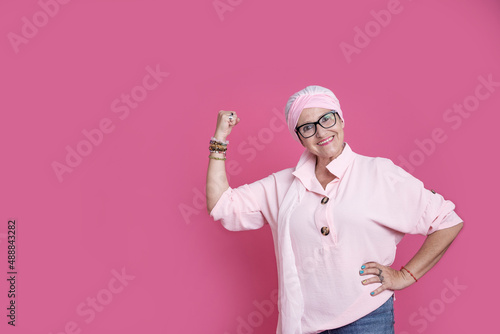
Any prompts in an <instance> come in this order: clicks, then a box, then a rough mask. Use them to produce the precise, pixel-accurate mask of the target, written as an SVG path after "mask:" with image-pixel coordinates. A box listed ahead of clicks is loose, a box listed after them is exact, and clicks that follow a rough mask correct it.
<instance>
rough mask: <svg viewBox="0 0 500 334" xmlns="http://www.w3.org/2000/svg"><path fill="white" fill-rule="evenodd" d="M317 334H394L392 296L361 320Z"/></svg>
mask: <svg viewBox="0 0 500 334" xmlns="http://www.w3.org/2000/svg"><path fill="white" fill-rule="evenodd" d="M319 334H394V295H393V296H392V297H391V298H389V299H388V300H387V301H386V302H385V303H384V304H382V306H380V307H379V308H378V309H376V310H375V311H373V312H371V313H369V314H367V315H365V316H364V317H363V318H361V319H358V320H356V321H354V322H351V323H350V324H348V325H345V326H342V327H339V328H335V329H330V330H327V331H324V332H321V333H319Z"/></svg>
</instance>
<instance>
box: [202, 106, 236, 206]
mask: <svg viewBox="0 0 500 334" xmlns="http://www.w3.org/2000/svg"><path fill="white" fill-rule="evenodd" d="M231 113H232V115H233V116H232V119H230V118H229V116H230V115H231ZM239 121H240V119H239V118H238V116H237V115H236V112H234V111H225V110H221V111H219V116H218V117H217V126H216V128H215V134H214V138H215V139H217V140H218V141H226V140H227V137H228V136H229V134H230V133H231V130H232V129H233V127H234V126H235V125H236V124H238V123H239ZM210 156H211V157H214V158H219V159H221V160H218V159H212V158H209V159H208V169H207V185H206V192H207V209H208V212H209V213H210V212H211V211H212V209H213V208H214V207H215V204H217V202H218V201H219V199H220V197H221V195H222V194H223V193H224V191H226V190H227V189H228V188H229V182H228V181H227V175H226V162H225V160H223V159H224V158H225V156H224V154H223V153H210Z"/></svg>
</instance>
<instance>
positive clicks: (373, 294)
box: [370, 285, 386, 297]
mask: <svg viewBox="0 0 500 334" xmlns="http://www.w3.org/2000/svg"><path fill="white" fill-rule="evenodd" d="M384 290H386V288H385V286H383V285H381V286H379V287H378V288H377V289H375V290H374V291H372V292H370V295H371V296H372V297H375V296H376V295H378V294H379V293H381V292H382V291H384Z"/></svg>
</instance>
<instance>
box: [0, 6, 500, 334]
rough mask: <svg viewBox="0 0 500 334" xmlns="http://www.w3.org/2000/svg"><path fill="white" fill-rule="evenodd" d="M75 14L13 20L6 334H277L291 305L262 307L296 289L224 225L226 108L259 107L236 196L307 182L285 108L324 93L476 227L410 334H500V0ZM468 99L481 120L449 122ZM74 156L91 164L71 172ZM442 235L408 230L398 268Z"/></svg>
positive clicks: (270, 256)
mask: <svg viewBox="0 0 500 334" xmlns="http://www.w3.org/2000/svg"><path fill="white" fill-rule="evenodd" d="M60 2H61V3H59V2H57V3H56V2H54V0H42V1H41V3H38V2H36V1H33V0H32V1H22V2H19V1H13V0H4V1H2V2H1V4H0V17H1V19H0V36H3V37H2V38H1V40H0V41H1V42H0V54H1V59H2V61H1V62H0V73H1V75H0V83H1V99H0V106H1V110H2V111H1V119H0V127H1V128H0V148H1V151H0V153H1V157H2V173H1V183H0V185H1V201H0V209H1V215H0V218H1V224H0V263H1V266H0V267H1V268H2V269H1V272H0V278H1V279H0V310H1V311H0V319H1V321H0V331H1V332H2V333H14V332H15V333H43V334H48V333H52V334H56V333H215V334H217V333H220V334H233V333H273V332H275V327H276V322H277V310H276V308H274V309H273V311H272V314H270V313H271V312H265V311H262V310H260V309H259V307H258V306H256V305H264V304H266V301H267V304H266V305H269V300H271V295H272V292H273V290H274V289H276V287H277V275H276V263H275V257H274V249H273V244H272V238H271V232H270V229H269V228H268V227H264V228H262V229H261V230H257V231H249V232H240V233H235V232H229V231H226V230H224V228H223V227H222V226H221V225H220V224H219V223H218V222H213V221H212V219H211V218H210V217H209V216H208V214H207V212H206V209H205V203H204V195H203V191H204V182H205V175H206V167H207V163H208V158H207V155H208V150H207V147H208V140H209V138H210V137H211V136H212V135H213V132H214V128H215V123H216V117H217V112H218V111H219V110H221V109H223V110H234V111H237V112H238V114H239V116H240V117H241V123H240V124H239V125H238V127H237V128H236V129H235V130H234V132H233V134H232V135H231V136H230V138H229V139H230V146H229V152H228V160H229V161H232V164H233V165H232V166H231V171H230V175H231V178H230V184H231V185H232V186H234V187H236V186H239V185H242V184H244V183H250V182H253V181H256V180H258V179H260V178H263V177H265V176H267V175H269V174H270V173H272V172H275V171H278V170H281V169H284V168H288V167H291V166H294V165H295V164H296V162H297V160H298V157H299V156H300V153H301V152H302V147H301V146H300V145H299V144H298V143H296V142H295V141H294V140H292V138H290V135H289V133H288V131H287V130H286V129H285V127H284V125H283V124H284V123H283V122H284V116H283V108H284V105H285V103H286V100H287V99H288V97H289V96H290V95H291V94H293V93H294V92H296V91H298V90H300V89H302V88H304V87H305V86H307V85H311V84H318V85H323V86H326V87H328V88H330V89H332V90H333V91H334V92H335V93H336V94H337V96H338V97H339V99H340V102H341V105H342V107H343V111H344V116H345V119H346V127H345V136H346V141H347V142H349V144H350V145H351V147H352V148H353V150H354V151H355V152H357V153H360V154H363V155H368V156H382V157H387V158H390V159H392V160H393V161H394V162H395V163H397V164H400V165H401V164H402V163H401V161H402V160H400V159H401V157H403V158H404V159H407V160H408V159H411V161H413V165H411V166H410V167H409V168H408V167H405V168H407V169H412V170H411V172H412V174H413V175H415V176H416V177H418V178H419V179H421V180H422V181H423V182H424V183H425V185H426V186H427V187H428V188H432V189H435V190H436V191H438V192H439V193H441V194H442V195H443V196H445V198H448V199H450V200H452V201H453V202H454V203H455V204H456V205H457V210H456V211H457V213H458V214H459V215H460V216H461V217H462V218H463V219H464V221H465V224H466V225H465V228H464V230H463V231H462V233H461V234H460V235H459V237H458V239H457V240H456V242H455V243H454V244H453V245H452V246H451V247H450V249H449V250H448V252H447V253H446V255H445V257H444V258H443V260H442V261H441V262H440V263H438V265H436V266H435V267H434V268H433V269H432V270H431V271H430V272H429V273H428V274H427V275H426V276H425V277H424V278H423V279H422V280H421V281H419V282H418V284H415V285H413V286H411V287H410V288H408V289H406V290H404V291H401V292H398V293H397V300H396V302H395V309H396V310H395V314H396V330H397V333H403V334H405V333H428V334H431V333H432V334H434V333H469V332H476V333H481V332H483V333H486V332H488V333H491V332H493V331H494V329H493V328H498V326H497V313H498V305H497V301H498V298H499V297H500V292H499V290H498V289H497V287H498V284H497V283H496V281H495V278H496V277H497V276H498V274H499V269H498V265H497V263H496V262H497V261H496V258H495V259H494V258H493V256H492V255H493V254H498V251H499V249H498V237H497V236H498V232H499V231H500V228H499V227H498V218H497V216H498V215H497V213H496V208H497V207H498V204H497V199H498V194H497V193H496V192H495V190H496V189H498V186H499V178H498V177H497V176H496V175H497V174H496V173H497V171H498V169H499V167H500V166H499V159H498V157H497V155H498V147H497V146H498V139H497V138H496V135H497V134H498V126H499V121H500V117H499V113H498V112H499V106H500V87H499V86H498V84H497V85H496V86H492V87H490V89H491V91H488V89H487V88H486V87H484V85H483V86H482V87H480V88H477V87H478V86H479V85H481V81H480V79H478V78H479V77H483V78H486V79H487V78H488V76H490V77H491V80H493V81H494V82H500V66H499V65H500V64H499V61H498V60H499V59H500V43H499V37H500V20H499V18H500V3H499V2H498V1H495V0H482V1H453V0H447V1H430V0H414V1H410V0H402V1H401V2H400V3H399V5H398V4H397V3H396V2H394V1H388V0H384V1H373V0H370V1H356V2H353V1H324V0H323V1H321V0H314V1H308V2H306V1H283V0H279V1H271V2H270V1H263V0H253V1H246V0H220V1H219V2H218V3H219V6H224V4H225V6H226V7H225V8H226V10H225V11H224V12H222V13H220V15H219V14H218V12H217V10H216V9H215V7H214V3H213V2H212V0H205V1H199V0H196V1H168V2H167V1H138V0H128V1H111V0H107V1H104V0H101V1H90V0H87V1H69V2H68V1H67V0H66V1H62V0H60ZM64 2H68V3H64ZM43 4H45V5H43ZM56 4H58V5H57V6H56ZM216 4H217V2H216ZM221 4H222V5H221ZM42 7H45V10H46V11H47V12H49V13H50V15H48V14H44V13H45V12H41V11H43V10H44V9H43V8H42ZM388 8H389V9H391V10H392V11H393V13H392V14H391V17H390V22H389V19H388V17H387V15H386V16H384V15H383V14H382V13H386V14H387V13H390V12H387V9H388ZM372 11H374V13H375V14H373V12H372ZM380 11H383V12H380ZM396 12H397V14H396ZM376 13H379V14H376ZM376 16H377V17H378V19H379V20H382V21H381V22H382V25H381V23H377V21H376V19H375V17H376ZM384 19H385V21H383V20H384ZM34 23H36V24H37V25H38V27H37V26H36V25H33V26H31V27H30V25H32V24H34ZM30 28H31V29H30ZM359 31H363V32H364V33H363V34H366V33H368V35H365V36H364V37H363V36H362V35H360V33H359ZM346 45H350V46H351V50H352V48H355V47H356V48H357V49H356V51H355V52H353V53H351V54H349V55H346V54H344V52H343V51H342V47H344V48H345V47H346ZM147 68H149V69H150V71H153V70H157V71H159V72H161V74H159V75H157V79H156V80H155V79H154V78H153V77H151V76H148V75H149V74H148V73H149V72H148V70H147ZM165 73H169V74H168V75H167V74H165ZM144 80H145V81H144ZM144 87H146V88H148V89H146V88H144ZM478 92H479V93H478ZM130 94H132V95H133V96H135V99H136V101H137V102H133V101H132V102H129V103H130V106H127V104H126V103H125V102H122V101H121V98H122V96H125V98H126V95H130ZM475 94H479V96H480V97H481V98H482V100H479V99H477V98H475V97H474V96H475ZM476 102H477V103H476ZM134 103H135V104H134ZM463 103H469V105H468V108H469V109H471V110H472V111H470V113H469V112H468V111H467V114H464V115H466V116H459V114H457V113H455V112H453V111H448V109H450V108H453V105H454V104H463ZM475 103H476V104H475ZM132 106H133V107H132ZM273 110H274V111H273ZM106 122H107V123H106ZM102 124H104V125H102ZM99 126H102V128H103V129H104V130H105V131H107V133H103V134H102V137H101V136H100V135H99V133H101V130H98V131H97V130H94V129H96V128H99ZM434 129H441V130H436V131H438V132H439V131H441V135H440V136H439V141H440V142H436V140H434V141H433V142H432V143H431V140H432V139H430V138H432V132H433V131H434ZM82 131H83V132H84V131H89V132H90V133H94V135H95V137H94V142H95V143H96V144H92V145H91V146H89V144H88V143H89V142H88V141H86V140H87V139H86V137H85V135H84V134H83V132H82ZM92 131H93V132H92ZM443 138H446V140H444V142H443ZM418 143H426V145H427V146H424V149H422V148H419V145H418ZM67 147H69V148H70V149H73V150H76V149H77V148H79V149H80V151H81V152H84V153H82V154H86V156H83V157H81V161H79V162H75V161H76V160H75V161H73V162H74V163H73V166H74V168H72V171H71V172H64V173H63V174H62V175H61V176H60V177H59V178H58V176H57V174H56V172H55V171H54V168H53V164H54V162H57V163H60V164H61V165H62V164H66V156H67V154H68V153H67V152H68V151H67ZM424 151H426V152H424ZM9 218H15V219H16V222H17V238H18V239H17V262H16V269H17V271H18V276H17V283H16V289H17V291H16V292H17V296H16V297H17V298H16V304H17V308H16V312H17V313H16V314H17V319H16V328H12V327H11V326H8V325H7V320H8V319H7V317H6V315H7V310H6V307H7V303H8V298H7V290H8V287H7V284H6V283H7V282H6V278H7V274H6V272H7V267H6V264H7V239H6V233H7V221H8V219H9ZM422 241H423V237H420V236H407V237H406V238H405V239H404V240H403V241H402V243H401V244H400V247H399V252H398V257H397V260H396V263H395V265H394V267H398V266H400V265H401V264H404V263H406V262H407V261H408V260H409V259H410V258H411V256H412V254H414V252H415V251H416V250H417V249H418V247H419V245H420V244H421V243H422ZM122 270H123V271H124V272H125V274H126V275H128V278H126V279H123V280H122V281H118V280H116V278H115V277H116V275H118V274H117V273H118V272H122ZM113 272H114V273H115V274H113ZM453 282H455V284H458V285H460V289H458V290H450V289H449V287H448V285H449V284H453ZM92 300H95V304H91V303H92ZM262 303H264V304H262ZM92 305H94V306H93V307H94V308H92ZM426 310H427V311H426ZM425 312H427V313H425Z"/></svg>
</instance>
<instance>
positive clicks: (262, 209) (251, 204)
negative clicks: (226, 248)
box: [210, 174, 278, 231]
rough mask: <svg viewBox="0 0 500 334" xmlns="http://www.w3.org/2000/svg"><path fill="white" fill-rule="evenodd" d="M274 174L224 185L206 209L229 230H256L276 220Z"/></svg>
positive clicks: (276, 204) (276, 193) (276, 205)
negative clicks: (213, 201)
mask: <svg viewBox="0 0 500 334" xmlns="http://www.w3.org/2000/svg"><path fill="white" fill-rule="evenodd" d="M277 195H278V192H277V184H276V179H275V175H274V174H272V175H269V176H268V177H266V178H264V179H262V180H259V181H256V182H254V183H251V184H245V185H242V186H240V187H238V188H231V187H230V188H228V189H227V190H226V191H225V192H224V193H223V194H222V196H221V197H220V199H219V201H218V202H217V204H216V205H215V207H214V208H213V209H212V211H211V212H210V216H212V218H213V219H214V220H216V221H217V220H220V221H221V223H222V226H224V227H225V228H226V229H227V230H230V231H245V230H256V229H259V228H261V227H263V226H264V225H265V224H266V223H269V222H270V221H272V222H274V221H275V220H276V219H277V213H278V198H277Z"/></svg>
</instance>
